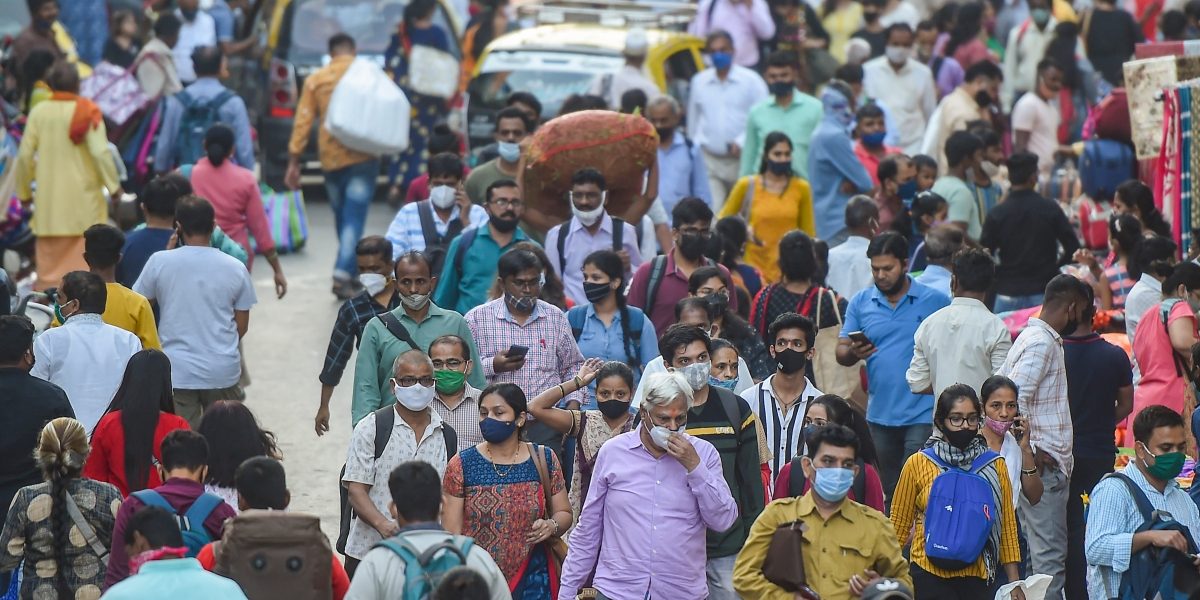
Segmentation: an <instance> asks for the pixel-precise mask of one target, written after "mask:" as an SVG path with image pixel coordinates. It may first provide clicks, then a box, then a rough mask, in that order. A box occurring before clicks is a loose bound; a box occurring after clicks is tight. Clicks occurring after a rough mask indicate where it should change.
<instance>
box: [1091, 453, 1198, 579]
mask: <svg viewBox="0 0 1200 600" xmlns="http://www.w3.org/2000/svg"><path fill="white" fill-rule="evenodd" d="M1104 479H1117V480H1119V481H1121V483H1124V484H1125V487H1126V488H1128V489H1129V495H1130V496H1132V497H1133V501H1134V503H1135V504H1137V508H1138V512H1139V513H1141V515H1142V524H1141V525H1140V526H1139V527H1138V528H1137V529H1136V530H1135V531H1134V532H1133V533H1135V534H1137V533H1141V532H1143V531H1163V530H1168V531H1169V530H1175V531H1178V532H1180V533H1182V534H1183V538H1184V539H1186V540H1187V543H1188V552H1189V553H1191V554H1195V553H1196V552H1197V550H1196V542H1195V541H1194V540H1193V539H1192V534H1191V532H1190V531H1188V528H1187V526H1186V525H1184V524H1183V523H1180V522H1179V521H1176V520H1175V518H1174V517H1173V516H1171V513H1168V512H1166V511H1159V510H1154V507H1153V506H1152V505H1151V504H1150V499H1149V498H1147V497H1146V494H1145V493H1144V492H1142V490H1141V489H1140V488H1138V486H1137V484H1135V483H1134V482H1133V480H1132V479H1130V478H1129V477H1128V476H1127V475H1125V474H1124V473H1109V474H1108V475H1105V476H1104ZM1104 479H1101V481H1103V480H1104ZM1177 561H1178V562H1180V563H1181V564H1183V565H1185V566H1186V567H1187V570H1188V571H1190V572H1192V573H1193V574H1194V573H1195V570H1194V569H1193V568H1192V567H1191V562H1192V561H1191V560H1189V559H1188V558H1187V557H1185V556H1184V555H1183V554H1182V553H1180V552H1179V551H1178V550H1174V549H1172V548H1155V547H1154V546H1147V547H1146V548H1144V549H1142V550H1141V551H1139V552H1138V553H1136V554H1134V555H1132V556H1130V557H1129V569H1127V570H1126V571H1125V572H1124V573H1123V574H1122V575H1121V587H1120V589H1119V590H1118V591H1117V594H1116V595H1115V596H1113V595H1112V590H1105V591H1106V593H1107V594H1108V595H1109V596H1110V597H1113V598H1118V599H1119V600H1134V599H1139V600H1140V599H1142V598H1158V597H1160V595H1161V598H1162V599H1163V600H1183V599H1184V598H1190V597H1192V596H1191V595H1190V594H1189V593H1187V592H1185V591H1182V590H1180V589H1178V588H1177V587H1176V581H1175V565H1176V562H1177Z"/></svg>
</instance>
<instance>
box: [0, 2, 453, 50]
mask: <svg viewBox="0 0 1200 600" xmlns="http://www.w3.org/2000/svg"><path fill="white" fill-rule="evenodd" d="M4 1H6V0H0V2H4ZM407 4H408V2H406V1H404V0H365V1H364V0H293V2H292V4H291V6H289V7H288V11H289V13H290V15H289V16H288V18H290V22H288V23H286V25H287V26H288V27H287V29H289V31H288V35H287V37H288V39H289V40H290V42H291V43H290V47H285V48H281V49H284V50H285V51H286V52H287V57H288V60H290V61H292V62H293V63H295V64H320V63H321V61H322V58H323V57H324V56H325V55H326V54H327V53H328V47H327V44H328V40H329V38H330V37H332V36H333V35H334V34H337V33H347V34H350V36H351V37H353V38H354V41H355V43H356V44H357V46H358V53H359V54H360V55H383V53H384V52H385V51H386V50H387V48H388V45H389V44H390V43H391V40H392V34H394V33H395V32H396V28H397V26H398V25H399V23H400V21H401V19H402V18H403V16H404V7H405V6H406V5H407ZM433 22H434V25H436V26H438V27H441V28H442V31H443V32H445V33H446V37H447V38H449V39H455V38H457V37H458V36H457V34H456V33H455V30H454V27H453V25H451V23H450V20H449V17H448V16H447V14H446V12H445V10H444V9H443V8H442V7H441V6H440V5H439V7H438V10H437V11H435V12H434V18H433ZM281 46H283V44H282V43H281Z"/></svg>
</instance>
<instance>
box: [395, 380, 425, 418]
mask: <svg viewBox="0 0 1200 600" xmlns="http://www.w3.org/2000/svg"><path fill="white" fill-rule="evenodd" d="M395 394H396V402H399V403H400V406H403V407H404V408H407V409H408V410H411V411H414V412H420V411H423V410H425V409H426V408H429V405H430V404H431V403H433V388H432V387H425V386H423V385H421V384H419V383H414V384H412V385H410V386H408V387H401V386H399V385H397V386H396V391H395Z"/></svg>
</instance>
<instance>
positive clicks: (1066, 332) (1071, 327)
mask: <svg viewBox="0 0 1200 600" xmlns="http://www.w3.org/2000/svg"><path fill="white" fill-rule="evenodd" d="M1076 329H1079V321H1074V320H1072V321H1067V325H1066V326H1065V327H1063V328H1062V329H1060V330H1059V331H1058V335H1061V336H1062V337H1067V336H1072V335H1075V330H1076Z"/></svg>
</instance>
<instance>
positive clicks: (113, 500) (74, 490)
mask: <svg viewBox="0 0 1200 600" xmlns="http://www.w3.org/2000/svg"><path fill="white" fill-rule="evenodd" d="M90 450H91V449H90V448H89V447H88V440H87V431H86V430H85V429H84V428H83V425H82V424H81V423H80V422H79V421H76V420H75V419H72V418H69V417H59V418H57V419H54V420H53V421H50V422H49V423H47V424H46V426H45V427H44V428H43V429H42V433H41V434H40V435H39V436H38V443H37V448H35V449H34V457H35V458H36V459H37V463H38V466H39V467H40V468H41V470H42V476H43V477H44V478H45V481H44V482H43V483H39V484H37V485H31V486H27V487H23V488H21V489H20V490H19V491H17V495H16V496H15V497H14V498H13V502H12V505H11V506H10V507H9V508H8V513H7V515H8V516H7V518H6V519H5V520H4V530H3V532H2V533H0V572H4V571H12V570H13V569H15V568H16V567H17V565H19V564H21V561H22V560H24V566H23V567H22V569H21V579H22V581H21V588H20V593H19V597H20V598H22V599H26V598H74V599H75V600H96V599H97V598H99V597H100V586H101V585H102V584H103V583H104V576H105V574H106V573H107V569H106V565H107V564H108V563H107V561H106V560H105V557H106V556H107V555H108V549H109V548H110V547H111V545H112V532H113V527H114V525H115V524H116V519H117V510H118V509H120V508H121V493H120V492H118V491H117V488H115V487H113V486H111V485H109V484H107V483H102V482H99V481H92V480H90V479H84V478H83V477H81V473H80V472H81V470H82V469H83V464H84V462H85V461H86V460H87V457H88V452H89V451H90ZM76 532H78V534H79V536H80V537H81V538H82V540H80V539H78V538H76V537H75V536H74V534H75V533H76Z"/></svg>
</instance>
